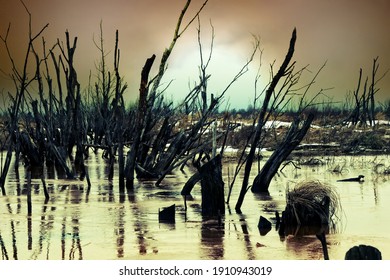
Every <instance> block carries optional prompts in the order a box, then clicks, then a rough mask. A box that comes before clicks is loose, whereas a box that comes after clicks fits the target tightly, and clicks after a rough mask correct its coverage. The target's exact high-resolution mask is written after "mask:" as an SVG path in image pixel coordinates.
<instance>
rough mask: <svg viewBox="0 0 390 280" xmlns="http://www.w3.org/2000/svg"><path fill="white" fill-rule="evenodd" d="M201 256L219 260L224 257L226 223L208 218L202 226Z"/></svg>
mask: <svg viewBox="0 0 390 280" xmlns="http://www.w3.org/2000/svg"><path fill="white" fill-rule="evenodd" d="M200 232H201V246H202V247H201V258H202V259H210V260H219V259H223V258H224V244H223V241H224V236H225V224H224V223H220V222H219V221H217V220H207V219H205V220H204V221H203V222H202V226H201V231H200Z"/></svg>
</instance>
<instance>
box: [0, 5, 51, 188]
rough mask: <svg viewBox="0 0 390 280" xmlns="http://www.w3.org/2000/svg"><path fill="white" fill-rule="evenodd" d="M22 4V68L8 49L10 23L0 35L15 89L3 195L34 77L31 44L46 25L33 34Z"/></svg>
mask: <svg viewBox="0 0 390 280" xmlns="http://www.w3.org/2000/svg"><path fill="white" fill-rule="evenodd" d="M22 4H23V6H24V8H25V10H26V12H27V14H28V16H29V33H28V39H29V42H28V46H27V50H26V54H25V57H24V63H23V66H22V68H21V69H22V70H19V68H18V67H17V65H16V64H15V60H14V59H13V56H12V53H11V50H10V48H9V44H8V36H9V34H10V28H11V25H9V26H8V29H7V32H6V35H5V36H4V37H3V36H0V39H1V41H2V42H3V43H4V45H5V49H6V51H7V55H8V58H9V60H10V62H11V67H12V74H10V76H11V78H12V79H13V81H14V84H15V91H16V96H15V98H13V104H12V107H11V108H10V110H9V114H10V116H9V118H10V124H9V130H8V131H9V134H10V135H11V137H10V139H11V142H10V143H9V144H8V148H7V155H6V159H5V162H4V165H3V168H2V173H1V176H0V187H1V190H2V193H3V195H5V194H6V192H5V187H4V184H5V180H6V177H7V173H8V170H9V166H10V164H11V159H12V151H13V145H14V144H15V140H16V139H17V134H18V131H19V127H18V120H19V112H20V106H21V104H22V103H23V102H24V98H25V94H26V91H27V87H28V85H29V84H30V83H31V82H32V81H33V80H34V79H35V76H33V77H29V76H28V67H29V65H30V55H31V54H32V52H31V50H32V48H33V44H34V42H35V40H36V39H37V38H38V37H39V36H40V35H41V34H42V33H43V31H44V30H45V29H46V28H47V27H48V24H46V25H45V26H44V27H43V28H42V29H40V31H39V32H38V33H37V34H35V35H33V34H32V26H31V21H32V18H31V13H30V12H29V10H28V9H27V7H26V6H25V5H24V3H23V2H22Z"/></svg>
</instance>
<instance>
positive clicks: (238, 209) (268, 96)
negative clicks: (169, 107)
mask: <svg viewBox="0 0 390 280" xmlns="http://www.w3.org/2000/svg"><path fill="white" fill-rule="evenodd" d="M296 38H297V35H296V29H295V28H294V31H293V33H292V37H291V40H290V46H289V49H288V52H287V55H286V57H285V59H284V61H283V63H282V65H281V66H280V68H279V71H278V72H277V73H276V75H275V77H274V78H273V79H272V82H271V84H270V85H269V87H268V88H267V91H266V94H265V97H264V101H263V106H262V109H261V111H260V115H259V120H258V123H257V127H256V132H255V135H254V138H253V142H252V145H251V148H250V151H249V154H248V157H247V160H246V164H245V171H244V178H243V181H242V187H241V191H240V195H239V200H238V201H237V203H236V207H235V209H236V212H238V213H241V206H242V203H243V201H244V196H245V194H246V192H247V191H248V182H249V175H250V172H251V169H252V164H253V160H254V158H255V153H256V147H257V145H258V143H259V141H260V138H261V132H262V129H263V126H264V120H265V116H266V114H267V109H268V105H269V102H270V100H271V96H272V94H273V93H274V90H275V88H276V86H277V84H278V82H279V80H280V79H281V78H282V77H283V76H285V74H286V72H287V71H288V65H289V63H290V61H291V59H292V57H293V54H294V47H295V42H296Z"/></svg>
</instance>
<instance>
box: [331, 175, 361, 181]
mask: <svg viewBox="0 0 390 280" xmlns="http://www.w3.org/2000/svg"><path fill="white" fill-rule="evenodd" d="M337 182H360V183H361V182H364V175H359V176H357V177H354V178H348V179H341V180H337Z"/></svg>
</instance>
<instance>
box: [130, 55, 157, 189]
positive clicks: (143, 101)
mask: <svg viewBox="0 0 390 280" xmlns="http://www.w3.org/2000/svg"><path fill="white" fill-rule="evenodd" d="M155 58H156V55H152V56H151V57H150V58H148V59H147V60H146V62H145V65H144V68H143V69H142V72H141V85H140V89H139V103H138V115H137V120H136V124H135V125H136V129H135V136H134V140H133V144H132V145H131V149H130V151H129V152H128V153H127V162H126V171H125V172H126V187H127V188H128V189H132V188H133V187H134V170H135V165H136V157H137V154H138V149H139V145H140V140H141V133H142V129H143V128H144V127H143V124H144V113H145V112H146V109H147V99H148V80H149V73H150V70H151V68H152V65H153V62H154V59H155Z"/></svg>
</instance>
